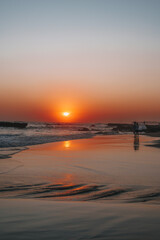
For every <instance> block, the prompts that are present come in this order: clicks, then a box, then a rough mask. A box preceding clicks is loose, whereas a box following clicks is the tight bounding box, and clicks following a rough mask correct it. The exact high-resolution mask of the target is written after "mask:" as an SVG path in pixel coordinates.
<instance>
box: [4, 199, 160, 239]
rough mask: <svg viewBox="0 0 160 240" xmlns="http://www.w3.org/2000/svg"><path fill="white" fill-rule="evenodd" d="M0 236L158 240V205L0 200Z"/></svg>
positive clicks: (159, 214)
mask: <svg viewBox="0 0 160 240" xmlns="http://www.w3.org/2000/svg"><path fill="white" fill-rule="evenodd" d="M0 211H1V217H0V239H3V240H11V239H16V240H18V239H20V240H23V239H27V240H28V239H46V240H49V239H57V240H58V239H59V240H60V239H63V240H71V239H84V240H85V239H99V240H101V239H112V240H114V239H116V240H117V239H121V240H124V239H126V240H136V239H137V240H140V239H146V240H153V239H154V240H158V239H159V238H160V229H159V220H160V208H159V207H158V206H156V205H154V206H152V205H145V206H144V205H143V204H138V205H135V204H128V205H124V204H112V203H108V204H103V203H88V202H87V203H84V202H83V203H82V202H56V201H53V202H49V201H42V200H41V201H40V200H17V199H16V200H13V199H12V200H0Z"/></svg>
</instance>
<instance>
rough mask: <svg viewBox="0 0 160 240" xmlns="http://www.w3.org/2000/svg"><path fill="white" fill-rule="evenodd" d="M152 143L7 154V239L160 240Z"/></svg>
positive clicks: (0, 176) (121, 141)
mask: <svg viewBox="0 0 160 240" xmlns="http://www.w3.org/2000/svg"><path fill="white" fill-rule="evenodd" d="M153 140H156V138H153V137H150V136H144V135H141V136H138V139H137V137H136V138H135V136H134V135H132V134H124V135H109V136H95V137H93V138H87V139H79V140H78V139H77V140H71V141H69V140H67V141H61V142H54V143H46V144H40V145H35V146H29V147H28V148H22V147H21V148H20V147H19V148H16V149H13V148H12V149H11V148H10V149H6V148H5V149H3V150H5V151H1V153H2V152H3V154H4V155H3V154H1V161H0V164H1V171H0V182H1V189H0V213H1V217H0V221H1V224H0V226H1V227H0V228H1V231H0V232H1V233H0V234H1V239H13V236H14V238H16V239H44V238H45V239H159V237H160V232H159V227H158V223H159V220H160V208H159V200H160V189H159V186H160V178H159V169H160V162H159V151H160V149H159V148H154V147H150V146H148V145H152V141H153ZM2 155H3V156H2Z"/></svg>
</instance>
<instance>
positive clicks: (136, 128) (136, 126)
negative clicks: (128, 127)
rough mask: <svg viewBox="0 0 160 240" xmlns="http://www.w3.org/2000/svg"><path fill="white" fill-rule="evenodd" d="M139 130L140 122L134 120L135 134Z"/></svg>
mask: <svg viewBox="0 0 160 240" xmlns="http://www.w3.org/2000/svg"><path fill="white" fill-rule="evenodd" d="M138 131H139V124H138V122H134V123H133V132H134V134H138Z"/></svg>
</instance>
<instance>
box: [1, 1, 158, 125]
mask: <svg viewBox="0 0 160 240" xmlns="http://www.w3.org/2000/svg"><path fill="white" fill-rule="evenodd" d="M159 63H160V1H159V0H150V1H148V0H134V1H133V0H27V1H26V0H0V120H26V121H63V120H64V119H63V118H62V117H61V112H63V111H69V112H71V117H70V121H78V122H88V121H91V122H94V121H95V122H97V121H99V122H108V121H132V120H160V66H159V65H160V64H159Z"/></svg>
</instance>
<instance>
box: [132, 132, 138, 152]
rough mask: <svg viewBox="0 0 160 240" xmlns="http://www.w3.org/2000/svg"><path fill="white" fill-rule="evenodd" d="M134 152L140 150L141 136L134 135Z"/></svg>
mask: <svg viewBox="0 0 160 240" xmlns="http://www.w3.org/2000/svg"><path fill="white" fill-rule="evenodd" d="M133 147H134V150H135V151H137V150H139V134H135V135H134V146H133Z"/></svg>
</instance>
